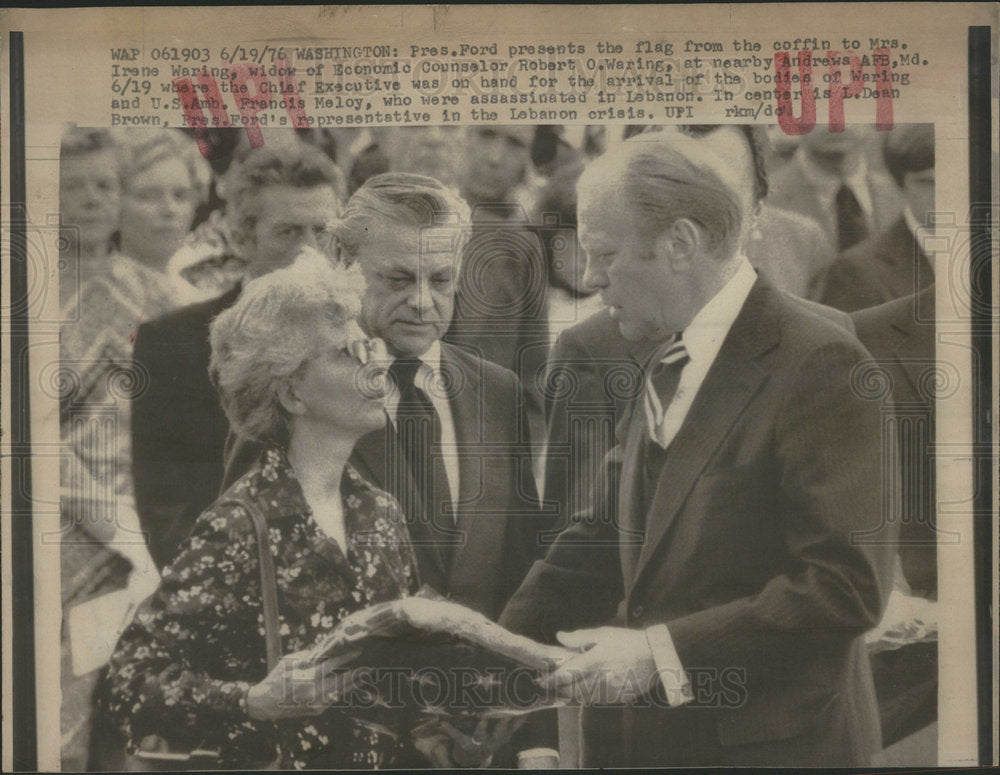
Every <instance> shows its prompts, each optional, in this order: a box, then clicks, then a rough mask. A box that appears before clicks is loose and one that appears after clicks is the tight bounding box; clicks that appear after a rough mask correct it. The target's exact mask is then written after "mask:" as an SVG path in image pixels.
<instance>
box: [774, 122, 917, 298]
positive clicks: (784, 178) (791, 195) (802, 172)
mask: <svg viewBox="0 0 1000 775" xmlns="http://www.w3.org/2000/svg"><path fill="white" fill-rule="evenodd" d="M865 131H866V130H865V129H864V128H861V127H848V128H847V129H846V130H845V131H843V132H829V131H827V130H826V129H825V128H823V127H816V128H815V129H813V130H812V131H811V132H809V133H808V134H806V135H803V136H802V139H801V141H800V142H799V147H798V149H797V150H796V151H795V155H794V156H793V157H792V159H791V161H789V162H788V163H787V164H785V165H783V166H782V167H781V168H780V169H779V170H777V171H776V172H775V173H774V175H773V176H772V178H771V186H770V193H769V194H768V197H767V202H768V204H769V205H772V206H774V207H780V208H782V209H784V210H792V211H793V212H797V213H801V214H803V215H807V216H809V217H810V218H812V219H813V220H815V221H816V222H817V223H818V224H819V225H820V226H821V227H822V228H823V230H824V232H825V233H826V235H827V240H828V241H829V243H830V244H831V245H832V246H833V248H834V251H835V254H838V253H842V252H843V251H845V250H847V249H848V248H850V247H851V246H853V245H856V244H857V243H859V242H861V241H862V240H864V239H866V238H867V237H869V236H871V235H874V234H880V233H881V232H883V231H885V230H886V229H887V228H888V227H889V225H890V224H892V222H893V221H895V220H896V218H897V216H898V215H899V213H900V211H901V210H902V201H901V197H900V195H899V190H898V188H897V187H896V184H895V183H894V182H893V181H892V179H891V178H890V177H889V176H888V175H886V174H885V173H884V172H882V171H881V170H878V169H874V168H873V167H872V166H871V165H869V163H868V160H867V159H866V158H865V155H864V153H863V143H864V142H865V139H866V135H865ZM835 254H831V255H830V260H831V261H832V260H833V257H834V255H835ZM825 269H827V267H825V266H816V267H813V270H814V272H820V271H823V270H825ZM821 290H822V289H821V288H816V291H817V292H821ZM814 298H815V297H814Z"/></svg>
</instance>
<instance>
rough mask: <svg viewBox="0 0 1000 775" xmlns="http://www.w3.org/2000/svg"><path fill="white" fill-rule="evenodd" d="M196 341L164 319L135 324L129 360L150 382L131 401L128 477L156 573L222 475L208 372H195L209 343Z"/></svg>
mask: <svg viewBox="0 0 1000 775" xmlns="http://www.w3.org/2000/svg"><path fill="white" fill-rule="evenodd" d="M198 344H199V343H197V342H194V341H188V340H187V338H186V337H185V336H184V335H183V334H180V333H178V332H177V331H176V330H175V329H174V328H172V327H169V326H166V325H164V321H158V322H156V323H152V324H148V325H142V326H140V327H139V330H138V332H137V333H136V339H135V349H134V353H133V360H134V362H135V364H136V368H137V369H140V370H142V371H144V372H145V373H146V374H147V375H148V386H147V389H146V390H145V391H143V392H142V393H141V394H140V395H138V396H137V397H136V398H135V399H134V400H133V402H132V406H131V411H132V417H131V424H132V475H133V479H134V485H135V500H136V509H137V511H138V513H139V523H140V525H141V526H142V530H143V532H144V534H145V535H146V543H147V546H148V547H149V551H150V555H151V556H152V558H153V561H154V562H155V563H156V565H157V567H158V568H159V569H161V570H162V569H163V567H164V566H166V565H167V564H168V563H169V562H170V561H171V560H172V559H173V557H174V554H175V553H176V551H177V549H178V548H179V547H180V544H181V542H182V541H183V540H184V539H185V538H187V536H188V535H189V533H190V531H191V528H192V527H193V526H194V523H195V520H197V518H198V515H199V514H201V512H202V511H203V510H204V509H205V508H206V507H207V506H208V505H209V504H211V503H212V502H213V501H214V500H215V498H216V496H217V495H218V491H219V483H220V482H221V479H222V462H223V461H222V449H221V443H217V439H216V437H217V436H218V435H219V428H218V427H216V426H218V424H219V418H218V416H219V415H221V408H219V407H218V406H217V404H218V398H217V396H216V394H215V391H214V390H213V389H212V388H211V385H210V383H209V382H208V375H207V372H206V373H204V374H203V373H199V367H201V369H205V368H206V367H205V366H204V365H203V363H207V357H205V355H204V352H202V351H203V350H207V348H208V345H207V342H206V343H204V344H201V346H200V347H198V346H197V345H198ZM206 404H211V405H210V406H206ZM221 419H222V420H223V421H224V419H225V418H224V416H222V417H221ZM222 439H223V440H224V439H225V431H224V430H223V431H222Z"/></svg>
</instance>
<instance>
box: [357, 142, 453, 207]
mask: <svg viewBox="0 0 1000 775" xmlns="http://www.w3.org/2000/svg"><path fill="white" fill-rule="evenodd" d="M461 137H462V129H461V127H458V126H454V127H452V126H408V127H383V128H380V129H377V130H369V131H367V132H365V133H364V134H363V135H361V136H360V137H359V138H358V140H357V141H356V142H358V143H359V144H360V147H359V148H358V149H357V150H356V153H355V156H354V159H353V160H352V163H351V165H350V174H349V176H348V190H349V192H350V193H352V194H353V193H354V192H355V191H357V190H358V189H359V188H360V187H361V186H362V185H363V184H364V182H365V181H366V180H368V178H371V177H374V176H375V175H381V174H382V173H384V172H409V173H412V174H414V175H427V176H428V177H431V178H435V179H436V180H440V181H441V182H442V183H444V184H445V185H448V186H454V185H455V184H456V174H457V169H456V167H457V164H458V156H459V150H460V147H461Z"/></svg>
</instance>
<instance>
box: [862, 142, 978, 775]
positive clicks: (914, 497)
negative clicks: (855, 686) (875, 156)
mask: <svg viewBox="0 0 1000 775" xmlns="http://www.w3.org/2000/svg"><path fill="white" fill-rule="evenodd" d="M927 128H928V129H933V128H932V127H931V126H930V125H927ZM894 131H895V130H894ZM906 134H910V133H906ZM918 134H920V133H916V132H915V133H913V134H910V137H911V139H912V138H915V137H916V136H917V135H918ZM890 144H891V143H890ZM887 147H888V145H887ZM931 151H932V152H933V144H932V145H931ZM887 158H888V157H887ZM931 159H932V162H933V157H931ZM925 160H926V157H925ZM922 163H923V162H921V163H920V164H918V165H917V166H921V164H922ZM890 169H891V167H890ZM852 317H853V318H854V321H855V324H856V325H857V331H858V338H859V339H860V340H861V342H862V344H864V346H865V347H867V348H868V351H869V352H870V353H871V354H872V356H873V358H874V359H875V362H876V363H877V367H878V369H879V370H881V371H883V373H884V374H885V376H888V377H889V379H888V380H887V382H888V384H889V385H891V389H892V393H891V395H890V396H889V397H888V400H890V401H891V405H892V411H893V415H894V418H893V419H894V425H893V426H892V428H891V429H892V430H893V431H894V433H893V435H892V436H891V437H890V438H893V437H894V440H895V442H896V445H897V447H896V454H897V459H898V461H899V468H898V469H897V470H898V471H899V475H900V479H899V481H898V490H896V491H897V492H899V493H900V494H901V500H900V502H899V504H898V507H897V504H893V507H894V512H893V513H894V514H897V515H898V519H899V547H898V551H897V556H898V562H897V572H896V578H895V583H894V585H893V586H894V588H893V590H892V593H891V595H890V597H889V605H888V607H887V609H886V611H885V614H884V615H883V617H882V621H881V622H880V623H879V626H878V627H877V628H876V629H875V630H873V631H872V632H870V633H869V634H868V636H867V637H866V640H867V641H868V648H869V652H870V654H871V662H872V674H873V677H874V679H875V691H876V694H877V696H878V705H879V716H880V718H881V725H882V745H883V746H884V750H883V751H881V752H880V753H879V754H878V756H877V757H876V759H875V760H874V761H873V764H876V765H878V766H885V767H901V766H911V767H912V766H919V765H921V764H926V763H927V762H930V761H936V760H937V737H938V735H937V723H936V722H937V703H938V613H937V551H938V550H937V545H938V541H940V542H941V544H942V545H948V544H954V543H957V542H958V540H959V535H958V534H957V533H955V532H953V531H949V530H940V529H939V528H938V524H937V495H936V492H937V489H936V481H935V451H934V450H935V438H936V437H935V413H934V408H935V394H934V386H935V384H936V380H935V378H934V374H935V372H936V371H937V369H938V368H939V367H938V365H937V363H936V362H935V352H934V350H935V336H934V329H935V323H934V319H935V299H934V285H933V284H931V285H929V286H927V287H926V288H925V289H924V290H922V291H921V292H920V293H919V294H916V295H911V296H904V297H902V298H899V299H895V300H893V301H889V302H886V303H884V304H880V305H878V306H876V307H870V308H868V309H863V310H860V311H858V312H856V313H854V314H853V315H852Z"/></svg>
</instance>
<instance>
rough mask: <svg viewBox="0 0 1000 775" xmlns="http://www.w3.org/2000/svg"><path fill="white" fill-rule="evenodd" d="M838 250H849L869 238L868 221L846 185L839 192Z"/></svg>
mask: <svg viewBox="0 0 1000 775" xmlns="http://www.w3.org/2000/svg"><path fill="white" fill-rule="evenodd" d="M835 205H836V208H837V249H838V250H840V251H844V250H847V249H848V248H849V247H851V246H852V245H856V244H857V243H859V242H861V240H863V239H864V238H865V237H867V236H868V219H867V218H866V217H865V211H864V210H862V209H861V203H860V202H859V201H858V197H857V196H856V195H855V194H854V191H852V190H851V187H850V186H849V185H847V184H846V183H844V184H843V185H842V186H841V187H840V189H839V190H838V191H837V199H836V202H835Z"/></svg>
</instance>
